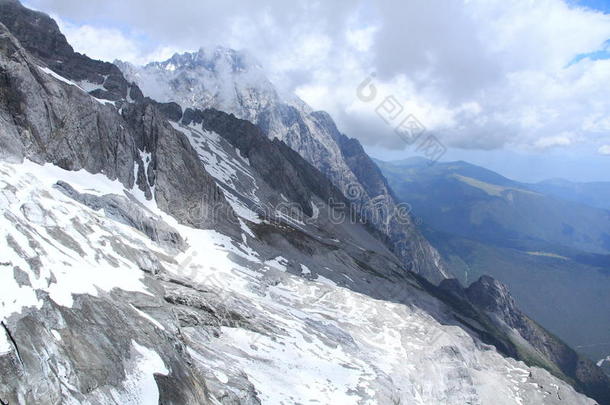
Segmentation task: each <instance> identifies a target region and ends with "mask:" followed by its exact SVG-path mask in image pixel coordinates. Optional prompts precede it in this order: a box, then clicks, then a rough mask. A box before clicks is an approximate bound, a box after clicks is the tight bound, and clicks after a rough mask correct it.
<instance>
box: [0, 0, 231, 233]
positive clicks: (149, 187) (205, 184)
mask: <svg viewBox="0 0 610 405" xmlns="http://www.w3.org/2000/svg"><path fill="white" fill-rule="evenodd" d="M0 5H1V6H2V7H1V8H0V21H1V22H11V23H12V24H13V25H17V27H18V28H19V29H18V32H19V33H21V37H22V38H23V39H24V40H25V43H26V44H27V43H30V42H35V38H37V37H38V35H43V36H45V35H47V34H48V35H51V34H50V33H48V32H47V30H51V31H52V28H53V27H55V29H57V27H56V25H55V23H54V22H52V20H51V19H50V18H49V17H47V16H44V15H40V14H38V13H36V12H33V11H30V10H28V9H26V8H24V7H22V6H21V5H20V4H18V3H13V2H8V3H7V2H4V3H0ZM49 21H51V22H49ZM38 27H40V29H41V30H43V31H42V33H40V32H38V31H35V30H36V29H37V28H38ZM33 30H34V33H33V32H32V31H33ZM36 32H38V34H35V33H36ZM53 32H54V34H53V35H51V36H53V37H54V38H55V40H54V41H53V44H54V46H55V47H56V48H58V49H59V50H60V51H61V53H60V55H59V56H60V57H62V58H63V61H64V62H65V65H66V66H70V65H71V64H74V65H75V66H80V63H81V62H80V61H81V59H82V58H85V57H83V56H80V55H78V54H74V53H72V54H71V56H70V54H69V52H68V51H69V50H70V49H71V48H70V47H69V45H67V43H64V44H63V45H61V40H62V39H63V41H64V42H65V38H64V37H63V35H61V34H60V33H59V31H58V30H57V31H56V32H55V31H53ZM0 49H1V50H2V54H1V55H0V77H1V79H0V94H2V99H0V117H1V118H0V119H1V120H2V126H3V131H2V133H0V145H3V148H2V155H3V157H4V158H5V159H12V160H17V161H21V160H23V159H24V158H27V159H29V160H32V161H35V162H38V163H44V162H49V163H52V164H55V165H57V166H60V167H62V168H64V169H68V170H80V169H85V170H87V171H89V172H91V173H103V174H104V175H106V176H108V177H109V178H110V179H117V180H119V181H120V182H121V183H122V184H123V185H124V186H126V187H127V188H135V189H138V190H140V191H142V192H143V193H144V194H145V195H146V197H147V198H148V199H151V198H153V195H154V197H155V199H156V201H157V203H158V204H159V206H160V207H161V208H162V209H164V210H166V211H167V212H170V213H171V214H172V215H175V216H176V217H177V218H179V219H180V220H181V221H190V222H189V223H190V224H191V225H194V226H198V227H214V228H217V229H221V230H223V231H224V232H228V233H230V232H232V231H233V230H234V229H235V225H234V224H232V223H231V216H230V215H228V216H227V217H226V218H212V217H210V218H198V221H199V222H198V223H193V222H192V218H191V217H189V215H187V213H188V211H189V210H190V209H194V208H196V207H208V208H206V209H201V211H210V212H211V211H213V209H212V208H211V207H217V206H219V207H223V208H225V209H226V211H227V212H230V208H229V207H228V205H227V203H226V201H224V197H223V195H222V193H221V192H220V190H219V189H218V187H217V186H216V184H215V183H214V181H213V180H212V178H211V177H210V176H209V175H208V174H207V173H206V171H205V169H204V167H203V166H202V164H201V162H200V161H199V159H198V157H197V155H196V154H195V152H194V150H193V148H192V146H191V145H190V143H189V142H188V141H187V140H186V138H185V137H184V136H183V135H182V134H181V133H180V132H178V131H176V130H175V129H174V128H172V127H171V125H170V124H169V123H168V122H167V121H166V120H165V118H164V117H165V116H164V114H162V113H160V112H159V110H158V109H157V103H154V102H152V101H151V100H148V99H144V98H141V100H140V101H135V100H133V99H131V98H130V97H127V95H126V94H124V92H123V93H121V94H120V95H121V96H124V97H127V99H125V98H124V97H123V99H121V100H118V101H109V100H107V99H99V98H97V96H100V95H107V94H106V93H100V92H97V91H95V90H93V91H88V90H89V89H87V88H86V87H83V86H82V84H83V82H82V81H80V82H79V81H78V79H79V78H82V75H81V72H80V71H79V70H78V68H77V69H76V70H71V69H69V70H64V72H66V73H67V76H65V77H64V76H62V75H60V74H59V73H57V72H55V71H54V70H52V69H51V68H50V67H49V66H45V65H44V63H45V62H44V60H40V59H37V58H36V57H34V56H33V55H32V54H30V53H29V51H26V50H25V49H24V48H23V47H22V46H21V42H20V40H19V39H18V38H16V37H14V36H13V35H12V34H11V33H10V32H9V31H8V30H7V28H6V27H5V26H4V25H2V26H0ZM33 49H34V50H36V49H37V48H33ZM47 50H48V51H49V52H50V51H51V50H50V49H47ZM45 55H46V54H43V56H45ZM72 58H73V59H74V60H72ZM50 59H52V60H56V59H57V60H59V61H61V59H59V58H52V57H51V58H50ZM86 59H87V60H89V59H88V58H86ZM69 60H72V62H68V61H69ZM56 63H60V62H56ZM60 64H61V65H62V66H63V65H64V63H63V62H62V63H60ZM88 66H90V68H89V69H88V73H87V74H96V73H95V72H96V71H95V69H96V68H99V69H100V70H99V71H98V72H97V74H99V75H100V76H105V74H104V72H106V70H107V69H108V67H107V64H104V63H102V62H97V63H94V62H91V61H90V60H89V63H88ZM114 74H116V75H119V76H120V77H121V78H122V75H121V73H120V71H118V70H116V71H115V73H114ZM117 80H118V79H117ZM122 81H123V82H124V83H127V82H126V81H125V79H124V78H123V79H122ZM79 83H80V84H79ZM131 88H132V89H137V87H135V86H134V85H132V86H131ZM105 91H106V90H105ZM108 91H113V90H112V88H110V90H108ZM136 92H137V91H136ZM115 95H118V93H116V94H115ZM193 174H196V175H193Z"/></svg>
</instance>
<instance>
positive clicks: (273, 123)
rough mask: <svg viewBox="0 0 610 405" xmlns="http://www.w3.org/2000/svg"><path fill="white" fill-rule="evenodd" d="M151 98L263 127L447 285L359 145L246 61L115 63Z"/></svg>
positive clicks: (409, 261) (407, 260)
mask: <svg viewBox="0 0 610 405" xmlns="http://www.w3.org/2000/svg"><path fill="white" fill-rule="evenodd" d="M116 63H117V64H118V66H119V67H120V68H121V70H122V71H123V72H124V74H125V75H126V77H128V78H129V80H133V81H134V82H136V83H138V85H139V86H140V87H141V88H142V89H143V91H144V93H145V94H146V95H147V96H150V97H152V98H155V99H157V100H159V101H163V102H171V101H173V102H176V103H178V104H180V105H181V106H182V107H183V108H185V109H187V108H198V109H202V110H203V109H206V108H216V109H219V110H223V111H226V112H229V113H233V114H235V115H236V116H237V117H238V118H241V119H244V120H248V121H250V122H253V123H255V124H257V125H258V126H259V127H260V128H261V130H262V131H263V133H265V134H266V135H267V136H268V137H269V138H270V139H279V140H282V141H283V142H284V143H286V145H288V146H289V147H290V148H292V149H293V150H294V151H296V152H297V153H299V155H301V156H302V157H303V158H304V159H305V160H306V161H308V162H309V163H311V164H312V165H313V166H314V167H316V168H317V169H318V170H320V171H321V172H322V173H323V174H324V175H325V176H326V177H327V178H328V179H329V180H330V181H331V182H332V183H333V184H334V185H335V186H336V187H337V188H338V189H339V190H340V191H341V192H342V193H343V194H344V195H345V197H346V198H347V199H348V201H349V203H350V204H351V205H353V206H354V207H355V209H356V210H357V211H358V212H359V214H360V215H361V216H362V217H364V218H367V220H368V221H369V222H370V223H371V224H372V226H374V227H375V228H376V229H377V230H378V231H379V232H380V233H381V234H383V235H385V238H386V239H387V242H388V243H389V245H390V246H391V248H392V250H393V251H394V252H395V253H396V254H397V255H398V256H399V257H400V258H401V259H402V260H403V263H404V264H405V266H406V267H407V268H408V269H410V270H411V271H414V272H416V273H418V274H421V275H423V276H424V277H426V278H428V279H429V280H431V281H432V282H434V283H438V282H440V281H441V280H443V279H444V278H446V277H447V276H448V274H449V272H448V271H447V270H446V269H445V266H444V265H443V263H442V260H441V258H440V256H439V254H438V252H436V250H435V249H434V248H433V247H432V246H431V245H430V244H429V243H428V242H427V241H426V240H425V238H423V237H422V236H421V234H420V232H419V231H418V229H417V227H416V226H415V224H414V223H413V220H412V218H411V217H410V215H409V210H408V207H406V206H400V205H399V204H398V203H397V201H396V199H395V198H394V196H393V194H392V192H391V190H390V188H389V186H388V184H387V182H386V181H385V179H384V177H383V175H382V174H381V172H380V171H379V170H378V169H377V167H376V166H375V164H374V163H373V162H372V160H371V159H370V158H369V156H368V155H367V154H366V153H365V152H364V149H363V148H362V146H361V145H360V143H359V142H358V141H357V140H355V139H349V138H347V137H346V136H345V135H343V134H341V133H340V132H339V130H338V129H337V127H336V125H335V123H334V121H333V120H332V118H331V117H330V116H329V115H328V114H327V113H325V112H319V111H318V112H314V111H313V110H312V109H311V108H310V107H309V106H307V105H306V104H305V103H304V102H303V101H301V100H299V99H298V98H297V97H296V96H292V95H289V96H283V95H280V94H279V93H278V91H277V90H276V89H275V87H274V86H273V84H272V83H271V82H270V81H269V80H268V79H267V77H266V76H265V73H264V71H263V69H262V67H261V66H260V65H258V64H257V63H256V62H255V61H253V60H252V58H251V57H249V56H248V55H247V54H244V53H240V52H236V51H234V50H231V49H226V48H216V49H213V50H204V49H202V50H200V51H199V52H196V53H185V54H182V55H175V56H173V57H172V58H171V59H169V60H167V61H164V62H155V63H151V64H149V65H147V66H144V67H136V66H132V65H130V64H128V63H123V62H116Z"/></svg>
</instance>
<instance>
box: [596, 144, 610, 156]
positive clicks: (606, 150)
mask: <svg viewBox="0 0 610 405" xmlns="http://www.w3.org/2000/svg"><path fill="white" fill-rule="evenodd" d="M597 152H599V154H600V155H606V156H610V145H603V146H601V147H600V148H599V149H598V150H597Z"/></svg>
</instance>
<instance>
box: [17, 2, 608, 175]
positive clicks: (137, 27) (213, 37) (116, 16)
mask: <svg viewBox="0 0 610 405" xmlns="http://www.w3.org/2000/svg"><path fill="white" fill-rule="evenodd" d="M25 4H26V5H28V6H30V7H33V8H36V9H38V10H42V11H45V12H47V13H49V14H51V15H52V16H53V17H55V18H56V19H58V21H59V23H60V26H61V28H62V30H63V31H64V33H65V34H66V36H67V37H68V40H69V41H70V42H71V43H72V45H73V46H74V47H75V49H76V50H77V51H79V52H83V53H86V54H88V55H89V56H92V57H95V58H99V59H105V60H110V61H112V60H114V59H122V60H126V61H130V62H133V63H137V64H143V63H146V62H149V61H153V60H163V59H167V58H169V57H170V56H171V55H172V54H173V53H174V52H183V51H192V50H196V49H198V48H199V47H202V46H206V47H208V46H215V45H224V46H228V47H232V48H236V49H247V50H249V51H250V53H251V54H253V55H254V56H255V57H256V58H257V59H258V60H259V61H260V63H261V64H263V66H264V67H265V68H266V70H267V71H268V72H269V76H270V78H271V79H272V80H273V81H274V83H276V85H278V86H279V87H281V88H282V89H283V90H286V91H292V92H296V94H298V95H299V96H300V97H301V98H303V99H304V100H305V101H307V102H308V103H309V104H311V105H312V106H313V107H314V108H316V109H323V110H327V111H329V112H330V113H331V114H332V115H333V117H334V118H335V119H336V121H337V122H338V124H339V127H340V129H341V130H342V131H343V132H345V133H346V134H348V135H349V136H352V137H357V138H358V139H360V141H361V142H362V143H363V144H364V145H365V146H366V148H367V150H369V152H370V153H372V154H373V155H375V156H376V157H380V158H385V159H396V158H402V157H406V156H409V155H411V154H415V151H413V150H411V149H412V148H410V147H408V146H407V145H406V144H405V143H404V142H403V141H402V140H401V139H400V137H398V136H396V135H395V134H394V132H393V126H392V124H393V123H394V121H391V120H388V119H387V118H388V116H387V115H386V116H385V118H386V119H385V120H384V118H382V117H380V116H379V115H378V113H379V112H380V110H378V109H377V107H378V105H379V102H381V101H383V100H384V99H386V98H387V97H393V99H392V100H394V101H395V102H396V103H399V104H400V105H401V106H403V107H404V111H403V112H404V114H413V116H415V117H416V118H417V119H418V120H419V121H420V122H421V123H422V124H423V125H424V126H425V127H426V130H427V131H428V133H431V134H434V135H436V136H437V137H438V138H439V139H440V140H441V141H442V143H443V144H445V145H446V146H447V147H448V148H449V153H448V154H447V156H446V157H445V158H446V159H464V160H469V161H472V162H474V163H480V164H485V165H486V166H488V167H490V168H492V169H495V170H498V171H500V172H501V173H503V174H506V175H509V176H512V177H515V178H518V179H523V180H538V179H541V178H544V177H565V178H569V179H574V180H610V0H513V1H506V0H447V1H440V0H438V1H431V0H400V1H399V0H396V1H392V0H363V1H358V0H352V1H347V0H334V1H301V0H294V1H291V2H286V1H281V0H267V1H259V2H253V1H250V0H224V1H212V0H174V1H172V2H168V1H166V0H129V1H125V0H88V1H82V0H26V1H25ZM371 74H373V75H374V78H373V81H372V82H371V83H372V84H373V85H374V86H375V89H376V90H377V98H376V99H375V100H373V101H370V102H365V101H363V100H362V99H360V98H358V97H357V89H358V86H359V85H360V84H361V83H362V82H363V81H364V80H366V79H367V78H368V77H370V75H371ZM386 121H391V122H390V123H389V124H388V123H387V122H386Z"/></svg>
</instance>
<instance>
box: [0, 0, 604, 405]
mask: <svg viewBox="0 0 610 405" xmlns="http://www.w3.org/2000/svg"><path fill="white" fill-rule="evenodd" d="M7 10H8V11H7ZM7 18H11V19H14V18H16V19H17V23H15V21H13V20H10V22H11V23H15V25H16V26H18V27H20V29H19V30H17V32H18V33H19V39H18V38H17V37H16V36H14V35H13V34H12V33H11V32H9V30H7V29H6V27H5V26H4V25H2V24H0V72H1V76H2V80H0V95H2V97H0V129H2V131H1V132H0V157H1V159H0V223H1V224H2V226H1V227H0V241H1V242H0V243H1V246H2V250H1V251H0V278H1V279H0V281H1V283H0V321H1V328H0V400H1V401H2V402H4V403H6V402H8V403H10V404H32V403H34V404H55V403H78V404H113V403H116V404H156V403H163V404H176V405H184V404H207V403H211V404H219V403H220V404H258V403H264V404H276V403H285V404H292V403H323V404H335V403H341V404H351V403H354V404H388V403H389V404H392V403H414V404H437V403H447V404H464V403H473V404H504V403H506V404H512V403H523V404H538V403H542V404H592V403H594V401H591V400H589V399H587V398H586V397H585V396H583V395H581V394H578V393H576V392H575V391H574V389H573V388H572V387H571V386H570V385H568V384H567V383H566V382H565V381H570V383H572V382H574V381H572V380H571V379H570V378H569V376H566V375H564V374H562V373H561V372H558V371H557V369H555V368H553V367H552V366H553V364H550V366H549V364H542V365H543V366H545V367H547V368H548V369H550V370H551V371H553V372H554V373H555V374H556V375H557V376H559V377H560V378H561V379H559V378H557V377H554V376H551V375H550V374H549V373H548V372H547V371H543V370H541V369H538V368H535V367H530V366H527V365H526V364H524V363H521V362H519V361H517V360H514V359H513V358H520V359H523V360H526V361H527V362H528V363H529V364H530V365H531V364H533V362H532V361H531V357H530V356H526V355H530V354H532V353H536V350H537V349H536V347H533V346H531V345H530V344H529V342H528V341H527V340H526V339H525V338H524V337H523V336H520V335H519V333H518V331H517V332H514V333H516V334H515V335H514V336H513V334H512V333H513V331H509V332H505V331H504V330H502V329H499V328H498V327H497V326H495V323H494V322H493V320H492V319H491V318H490V316H489V315H487V314H486V312H489V311H488V309H487V308H482V309H478V308H477V307H476V306H475V305H474V304H473V303H472V302H471V301H469V299H468V297H466V296H464V291H462V290H460V289H459V288H457V289H452V290H451V291H452V293H455V294H456V295H451V296H450V295H448V294H447V293H446V291H445V290H444V289H442V288H440V287H436V286H434V285H432V284H430V283H429V282H427V281H426V280H425V279H423V278H421V277H419V276H418V275H417V274H415V273H412V272H409V271H406V269H405V266H404V263H403V261H402V260H399V258H397V257H396V255H395V254H394V253H393V252H392V251H391V250H390V249H388V247H387V246H386V245H385V243H384V242H383V241H382V238H380V237H379V235H378V230H376V229H374V228H372V227H371V226H370V225H369V224H368V221H367V218H363V217H362V216H360V215H359V211H358V210H354V209H352V207H351V206H349V205H343V206H341V205H339V206H337V205H336V204H329V202H330V201H333V202H335V203H336V202H341V201H345V197H344V196H343V195H342V192H341V190H339V189H338V188H337V187H335V186H334V185H333V183H332V182H331V181H329V180H328V179H327V178H326V177H325V176H324V175H323V174H322V173H321V172H320V171H319V170H317V169H316V168H315V167H313V166H312V165H311V164H309V163H308V162H307V161H306V160H304V159H303V158H302V157H301V156H300V155H299V154H298V153H297V152H295V151H294V150H292V149H291V148H289V147H288V146H287V145H286V144H284V143H283V142H282V141H280V140H278V139H274V140H270V139H269V138H268V137H266V136H265V135H264V134H263V133H262V132H261V130H260V129H259V128H258V127H256V126H255V125H253V124H252V123H250V122H248V121H243V120H239V119H237V118H235V117H234V116H231V115H229V114H226V113H223V112H219V111H211V110H210V111H195V110H190V111H188V113H187V112H185V113H184V117H183V114H182V111H181V110H180V109H178V114H177V115H179V116H180V117H179V118H178V119H175V120H173V121H169V120H167V119H166V114H168V113H171V114H170V115H172V116H174V118H175V115H176V114H175V113H176V111H177V110H176V109H175V108H174V106H172V105H161V104H159V103H157V102H155V101H152V100H146V99H143V98H131V97H126V98H121V99H119V100H116V101H113V102H112V103H108V102H100V101H99V100H98V99H97V97H96V94H98V93H96V92H95V90H93V91H87V90H88V88H86V87H83V86H82V85H79V84H78V77H79V76H78V75H79V74H80V73H79V70H78V69H76V70H73V69H70V68H66V70H64V71H62V74H60V73H58V71H55V70H53V69H52V68H51V67H50V66H49V65H48V64H47V59H46V58H49V60H51V61H52V63H59V62H58V61H61V63H62V64H63V65H65V66H70V65H72V64H74V63H76V65H75V66H78V63H77V62H78V61H79V60H80V59H81V56H76V55H75V54H73V53H72V54H71V53H70V52H67V51H66V49H67V48H66V44H65V43H62V41H64V42H65V38H64V39H63V40H62V38H63V37H62V36H61V35H60V34H59V31H58V30H57V27H56V26H55V28H54V30H53V29H51V31H50V32H48V31H45V32H44V34H45V35H52V36H53V37H54V38H55V41H51V42H52V43H53V44H54V45H53V46H55V47H56V51H57V54H54V53H53V48H49V49H47V53H46V54H42V53H41V54H40V55H38V54H36V52H37V51H36V50H37V48H36V47H35V46H34V45H31V46H33V48H32V49H33V50H34V51H36V52H33V53H30V51H29V48H28V49H26V48H24V47H23V46H22V45H21V44H22V43H25V44H28V43H29V39H28V38H36V37H39V36H40V35H39V34H40V32H30V31H28V30H25V31H24V30H22V29H21V28H23V27H29V28H28V29H29V30H34V31H35V30H36V29H37V28H44V29H47V28H49V27H51V28H52V27H53V24H54V23H52V20H50V18H49V17H47V16H44V15H42V14H40V13H35V12H31V11H29V10H27V9H25V8H23V7H22V6H21V5H19V3H18V2H16V1H14V0H10V1H8V0H0V22H1V21H5V20H6V19H7ZM43 20H44V21H43ZM35 21H39V22H38V23H37V24H34V23H33V22H35ZM49 21H51V22H49ZM43 31H44V30H43ZM22 38H23V41H21V39H22ZM64 51H65V52H64ZM35 54H36V55H38V56H35ZM87 66H89V67H90V68H91V69H92V70H90V71H89V73H90V74H93V75H95V74H97V73H99V72H103V71H104V70H103V69H106V67H105V65H99V64H96V63H94V61H88V62H87ZM96 69H99V70H96ZM100 74H101V73H100ZM123 80H124V79H123ZM129 86H130V88H131V90H130V94H131V92H132V91H133V93H134V94H135V93H137V92H138V90H137V86H135V85H129ZM33 161H36V162H37V163H46V165H45V166H39V165H38V164H37V163H33ZM9 162H11V163H9ZM445 285H446V283H445ZM490 288H492V290H491V293H494V292H495V290H493V288H495V287H494V285H492V284H490ZM483 291H484V292H486V290H485V288H483ZM490 314H492V313H491V312H490ZM492 315H493V314H492ZM524 348H525V354H526V355H521V353H523V352H524V350H523V349H524ZM539 355H541V356H544V354H543V353H542V354H539ZM508 356H512V357H513V358H511V357H508ZM575 386H578V387H579V389H581V390H582V389H583V386H582V385H578V384H575ZM584 388H586V386H584ZM603 404H604V405H605V403H603Z"/></svg>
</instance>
